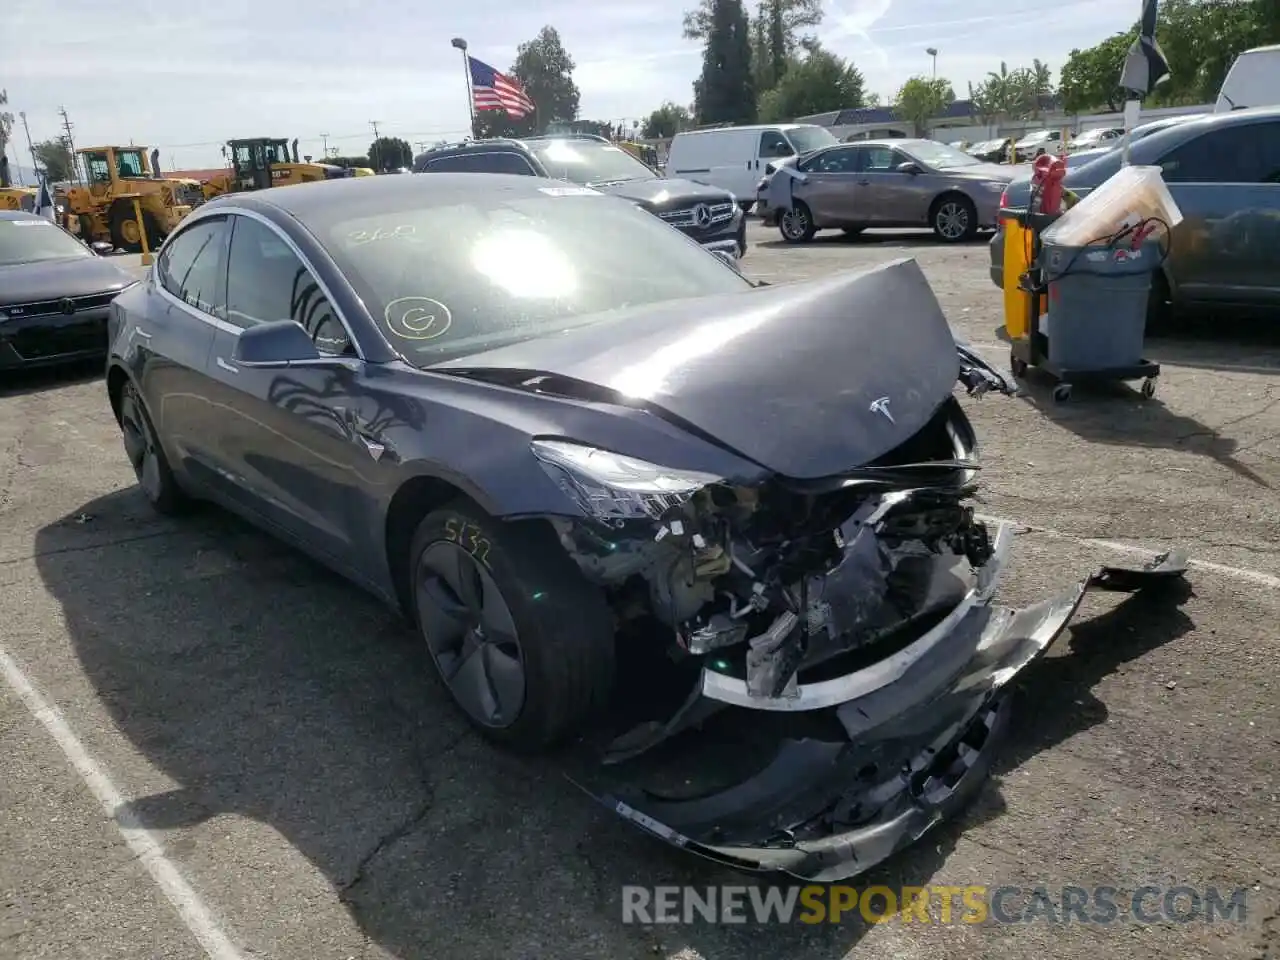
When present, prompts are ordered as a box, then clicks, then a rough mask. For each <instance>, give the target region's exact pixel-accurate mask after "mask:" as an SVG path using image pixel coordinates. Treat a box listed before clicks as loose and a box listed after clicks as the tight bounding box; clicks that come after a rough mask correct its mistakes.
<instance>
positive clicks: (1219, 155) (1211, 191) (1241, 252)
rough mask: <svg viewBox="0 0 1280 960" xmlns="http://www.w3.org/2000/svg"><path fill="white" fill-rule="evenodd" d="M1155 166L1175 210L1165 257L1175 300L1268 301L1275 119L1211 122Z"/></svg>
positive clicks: (1271, 300)
mask: <svg viewBox="0 0 1280 960" xmlns="http://www.w3.org/2000/svg"><path fill="white" fill-rule="evenodd" d="M1159 165H1160V168H1161V171H1162V173H1163V177H1164V180H1165V183H1166V184H1167V185H1168V187H1169V192H1170V194H1172V196H1173V198H1174V200H1175V202H1177V204H1178V208H1179V209H1180V210H1181V211H1182V215H1183V221H1182V223H1180V224H1179V225H1178V227H1177V229H1176V230H1175V231H1174V232H1173V233H1174V235H1173V243H1172V246H1171V250H1170V256H1169V272H1170V275H1171V277H1172V279H1173V283H1174V286H1175V289H1176V294H1177V296H1178V298H1179V299H1183V300H1195V301H1204V302H1219V303H1243V304H1250V303H1259V304H1275V303H1276V302H1277V299H1278V298H1280V281H1278V280H1277V274H1276V269H1275V264H1276V250H1278V249H1280V121H1275V120H1270V121H1263V122H1255V123H1234V124H1230V125H1224V126H1221V127H1217V128H1211V129H1210V130H1208V131H1206V132H1205V133H1202V134H1201V135H1200V136H1198V137H1196V138H1194V139H1193V140H1190V141H1187V142H1186V143H1183V144H1181V145H1180V146H1178V147H1175V148H1174V149H1173V150H1171V151H1170V152H1169V153H1167V154H1166V155H1165V156H1163V157H1161V158H1160V160H1159Z"/></svg>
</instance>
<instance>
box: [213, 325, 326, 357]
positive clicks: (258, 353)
mask: <svg viewBox="0 0 1280 960" xmlns="http://www.w3.org/2000/svg"><path fill="white" fill-rule="evenodd" d="M232 356H233V357H234V359H235V360H236V362H237V363H241V364H244V366H246V367H287V366H289V364H291V363H305V362H307V361H308V360H319V359H320V351H319V350H317V349H316V345H315V343H314V342H313V341H312V339H311V334H309V333H307V331H306V330H304V329H303V328H302V324H300V323H298V322H297V321H294V320H276V321H274V322H272V323H262V324H258V325H257V326H253V327H249V328H248V329H247V330H242V331H240V336H239V337H238V338H237V339H236V349H235V352H234V354H233V355H232Z"/></svg>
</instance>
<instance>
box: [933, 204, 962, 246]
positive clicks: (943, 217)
mask: <svg viewBox="0 0 1280 960" xmlns="http://www.w3.org/2000/svg"><path fill="white" fill-rule="evenodd" d="M968 229H969V211H968V210H966V209H965V208H964V207H963V206H962V205H961V204H959V203H955V202H953V201H952V202H947V203H944V204H943V205H942V206H941V207H939V208H938V232H939V233H940V234H942V235H943V236H944V237H946V238H947V239H948V240H955V239H957V238H958V237H962V236H964V234H965V231H966V230H968Z"/></svg>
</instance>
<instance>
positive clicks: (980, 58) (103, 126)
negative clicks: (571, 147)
mask: <svg viewBox="0 0 1280 960" xmlns="http://www.w3.org/2000/svg"><path fill="white" fill-rule="evenodd" d="M691 2H692V0H611V2H607V3H603V4H599V5H595V4H584V3H582V2H581V0H577V2H570V0H542V2H541V3H538V4H521V3H511V2H509V0H469V2H466V3H443V2H440V3H423V4H414V3H411V2H409V0H360V2H356V0H270V2H265V3H264V2H255V0H217V2H216V3H201V4H191V5H189V6H184V5H183V4H182V3H176V2H173V0H170V2H168V3H159V2H156V0H135V2H134V3H132V4H130V5H129V6H128V8H127V12H126V11H125V8H121V7H115V6H113V5H112V4H110V3H105V4H104V3H102V2H101V0H7V2H6V4H5V8H6V10H5V16H4V21H5V27H6V30H5V33H6V35H7V36H8V37H10V38H14V37H21V38H23V42H19V43H12V42H6V43H5V45H4V52H3V55H0V88H7V90H8V93H9V107H8V109H9V110H11V111H12V112H13V113H14V114H15V115H16V114H17V113H18V111H25V112H26V114H27V120H28V123H29V124H30V129H31V137H32V139H33V140H35V141H37V142H38V141H40V140H44V139H46V138H49V137H52V136H55V135H56V134H58V133H60V132H61V122H62V121H61V118H60V117H59V115H58V109H59V108H60V107H65V109H66V111H67V114H68V116H69V117H70V119H71V122H72V124H73V125H74V126H73V129H72V132H73V137H74V140H75V143H76V145H77V146H91V145H94V144H108V143H130V142H133V143H137V144H142V145H147V146H153V147H159V148H160V151H161V165H162V168H164V169H165V170H172V169H175V168H176V169H191V168H198V167H211V166H219V165H221V155H220V151H219V145H220V144H221V143H223V142H225V141H226V140H228V139H231V138H236V137H255V136H269V137H286V138H289V139H293V138H294V137H297V138H298V139H299V140H300V145H299V149H300V153H302V154H304V155H305V154H308V153H310V154H312V155H313V156H316V157H317V158H318V157H319V156H320V155H321V153H322V149H323V140H322V137H321V134H328V141H327V142H328V145H329V146H330V147H331V148H332V147H337V148H338V149H339V151H340V152H341V153H343V154H351V155H359V154H363V153H364V152H365V151H366V150H367V149H368V146H369V143H370V142H371V141H372V139H373V126H372V122H376V123H377V128H378V132H379V134H381V135H387V136H397V137H401V138H403V139H405V140H407V141H409V142H410V143H411V144H412V145H413V146H414V149H415V152H416V151H417V150H418V149H419V144H430V143H434V142H436V141H438V140H441V139H450V138H452V139H459V138H461V137H463V136H465V135H466V130H467V124H468V109H467V97H466V80H465V76H464V74H463V65H462V59H461V55H460V54H459V52H458V51H457V50H455V49H453V48H452V47H451V46H450V45H449V41H450V38H452V37H457V36H461V37H464V38H466V40H467V41H468V43H469V45H470V48H471V49H470V52H471V54H472V56H474V57H476V58H478V59H480V60H483V61H485V62H487V63H489V64H491V65H492V66H494V67H496V68H497V69H499V70H506V69H507V68H508V67H509V66H510V65H511V63H512V61H513V59H514V58H515V52H516V46H517V45H518V44H519V43H520V42H522V41H524V40H528V39H531V38H533V37H534V36H535V35H536V34H537V32H538V31H539V30H540V29H541V28H542V27H543V26H544V25H546V24H551V25H552V26H555V27H556V28H557V29H558V30H559V31H560V36H561V38H562V40H563V42H564V45H565V48H566V49H567V50H568V51H569V54H570V55H571V56H572V57H573V59H574V61H575V62H576V64H577V69H576V70H575V71H574V79H575V80H576V82H577V84H578V87H579V89H580V90H581V92H582V109H581V115H582V117H584V118H587V119H593V120H609V121H614V122H618V121H626V122H627V123H628V124H629V123H630V121H631V120H633V119H640V118H642V117H644V116H645V115H647V114H648V113H649V112H650V111H651V110H653V109H654V108H655V107H657V106H658V105H659V104H660V103H661V102H662V101H664V100H674V101H675V102H677V103H682V104H687V103H689V102H690V100H691V99H692V90H691V84H692V82H693V80H694V78H695V77H696V76H697V74H698V71H699V68H700V66H701V63H700V52H701V50H700V47H699V45H698V44H697V43H693V42H690V41H686V40H683V39H681V36H680V21H681V14H682V12H683V11H684V10H685V9H686V7H687V6H689V5H690V4H691ZM748 3H749V5H751V6H754V0H748ZM824 9H825V19H824V22H823V24H822V25H821V27H819V28H818V30H817V31H816V32H817V35H818V37H819V39H820V40H821V41H822V42H823V43H824V44H825V45H826V46H827V47H828V48H829V49H831V50H833V51H834V52H836V53H838V54H840V55H841V56H843V57H847V58H848V59H850V60H851V61H852V62H853V63H854V64H856V65H857V67H858V68H859V69H860V70H861V71H862V72H863V74H864V76H865V77H866V80H867V87H868V89H869V90H871V91H874V92H876V93H878V94H880V96H881V97H882V98H884V99H888V98H889V97H891V96H892V94H893V92H894V91H895V90H897V88H898V87H900V86H901V85H902V83H903V82H904V81H905V80H907V79H909V78H910V77H911V76H913V75H917V74H923V75H926V76H927V75H929V74H930V73H931V72H932V69H933V66H932V60H931V58H930V56H929V55H928V54H927V53H925V49H926V48H928V47H935V48H936V49H937V50H938V57H937V71H938V75H939V76H942V77H946V78H947V79H949V80H950V81H951V82H952V84H953V85H954V87H955V90H956V95H957V96H960V97H963V96H965V95H966V93H967V89H968V83H969V82H970V81H973V82H977V81H980V80H981V79H982V78H983V77H984V76H986V74H987V72H988V71H991V70H998V69H999V67H1000V63H1001V61H1002V60H1004V61H1006V62H1008V64H1009V66H1010V68H1011V69H1012V68H1014V67H1016V66H1018V65H1021V64H1029V63H1030V62H1031V60H1032V58H1039V59H1040V60H1042V61H1045V62H1047V63H1048V64H1049V65H1050V66H1051V67H1053V68H1054V70H1055V73H1056V71H1057V70H1058V69H1059V68H1060V67H1061V66H1062V64H1063V62H1064V61H1065V60H1066V57H1067V55H1068V54H1069V53H1070V51H1071V50H1072V48H1074V47H1082V48H1083V47H1089V46H1092V45H1093V44H1095V43H1097V42H1098V41H1100V40H1102V39H1104V38H1105V37H1107V36H1110V35H1111V34H1113V33H1115V32H1117V31H1120V30H1123V29H1125V28H1127V27H1128V26H1129V25H1130V24H1132V23H1133V22H1134V21H1135V20H1136V19H1137V18H1138V16H1139V13H1140V9H1141V0H1058V2H1057V3H1056V5H1055V4H1046V3H1044V2H1043V0H1039V2H1037V0H826V2H825V4H824ZM131 50H132V51H135V53H134V55H133V56H131V55H130V51H131ZM25 145H26V144H25V135H24V133H23V131H22V126H21V122H18V123H17V124H16V125H15V130H14V144H13V145H11V147H10V160H11V161H12V162H15V163H19V164H21V165H22V166H29V161H30V157H29V155H28V154H27V152H26V150H25Z"/></svg>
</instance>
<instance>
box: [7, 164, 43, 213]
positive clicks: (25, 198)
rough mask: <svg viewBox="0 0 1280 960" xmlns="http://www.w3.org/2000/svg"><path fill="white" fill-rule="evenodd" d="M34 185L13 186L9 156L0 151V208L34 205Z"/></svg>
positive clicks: (27, 209)
mask: <svg viewBox="0 0 1280 960" xmlns="http://www.w3.org/2000/svg"><path fill="white" fill-rule="evenodd" d="M37 193H38V191H37V190H36V188H35V187H15V186H14V185H13V181H12V180H11V179H10V178H9V158H8V157H6V156H5V155H4V154H3V153H0V210H26V211H27V212H28V213H29V212H31V210H32V209H33V208H34V207H35V205H36V194H37Z"/></svg>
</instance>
